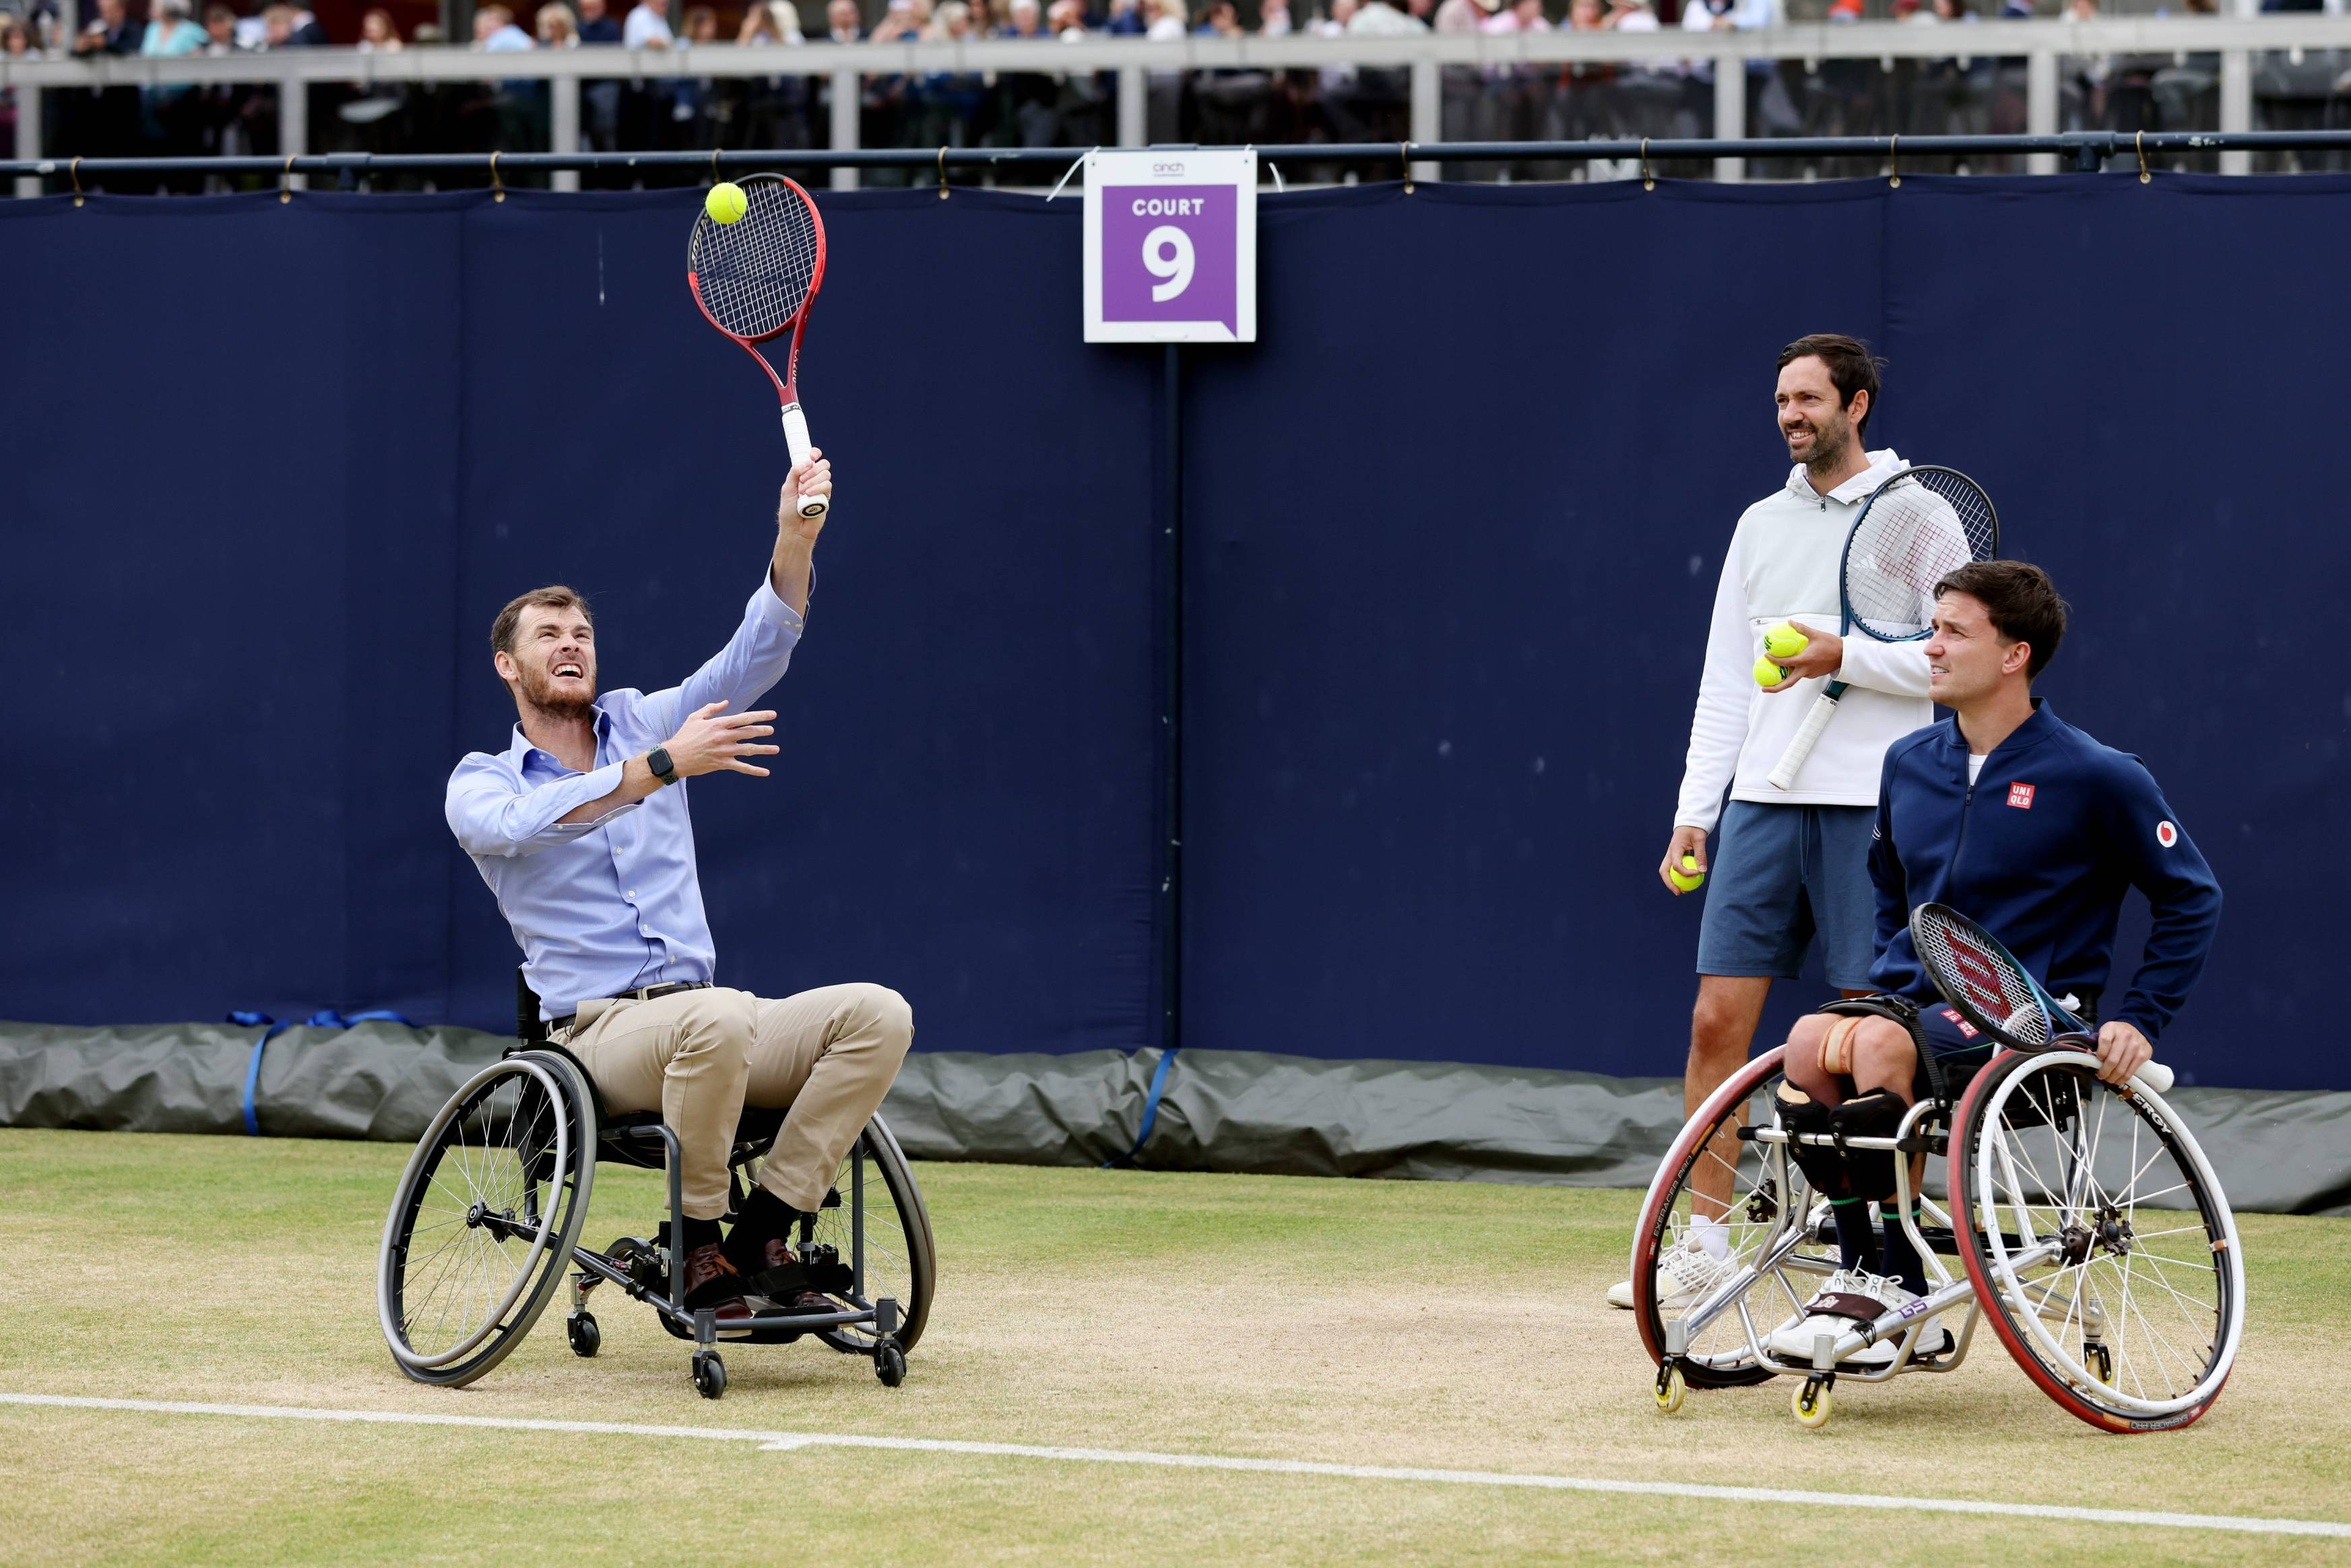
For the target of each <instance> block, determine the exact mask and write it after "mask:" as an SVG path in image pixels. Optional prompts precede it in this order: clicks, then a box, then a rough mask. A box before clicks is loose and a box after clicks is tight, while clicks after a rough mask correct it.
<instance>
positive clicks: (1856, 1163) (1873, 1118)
mask: <svg viewBox="0 0 2351 1568" xmlns="http://www.w3.org/2000/svg"><path fill="white" fill-rule="evenodd" d="M1909 1109H1910V1107H1909V1106H1908V1105H1907V1103H1904V1101H1903V1099H1902V1097H1901V1096H1900V1095H1899V1094H1896V1093H1895V1092H1894V1091H1893V1090H1891V1089H1873V1090H1871V1091H1870V1092H1868V1093H1866V1094H1856V1095H1855V1096H1854V1097H1853V1098H1852V1099H1850V1100H1847V1101H1846V1102H1845V1103H1843V1104H1842V1105H1839V1106H1838V1107H1837V1108H1836V1109H1835V1110H1834V1111H1831V1112H1830V1113H1828V1121H1829V1130H1830V1131H1831V1132H1833V1133H1834V1134H1836V1136H1837V1141H1838V1143H1839V1144H1840V1145H1842V1144H1843V1143H1844V1140H1845V1139H1847V1138H1890V1137H1892V1136H1893V1135H1894V1134H1896V1133H1897V1132H1899V1131H1900V1130H1901V1127H1902V1116H1903V1113H1905V1112H1907V1110H1909ZM1836 1153H1837V1155H1838V1156H1839V1157H1840V1158H1841V1159H1842V1160H1843V1161H1844V1170H1845V1178H1846V1180H1847V1181H1848V1182H1849V1183H1850V1184H1851V1188H1850V1191H1851V1196H1852V1197H1865V1198H1876V1199H1878V1200H1880V1201H1883V1200H1884V1199H1886V1198H1889V1197H1893V1196H1894V1162H1895V1161H1896V1159H1897V1158H1899V1157H1900V1156H1899V1155H1897V1154H1896V1152H1895V1151H1894V1150H1892V1149H1846V1148H1843V1147H1840V1148H1839V1149H1837V1150H1836Z"/></svg>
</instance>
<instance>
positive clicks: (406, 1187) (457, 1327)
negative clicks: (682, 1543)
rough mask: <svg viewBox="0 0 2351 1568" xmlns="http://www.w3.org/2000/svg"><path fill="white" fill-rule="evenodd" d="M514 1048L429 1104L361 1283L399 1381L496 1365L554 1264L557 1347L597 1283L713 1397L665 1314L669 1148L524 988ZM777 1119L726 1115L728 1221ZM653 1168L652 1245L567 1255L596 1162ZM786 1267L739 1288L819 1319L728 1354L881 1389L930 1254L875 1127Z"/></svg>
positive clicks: (735, 1333)
mask: <svg viewBox="0 0 2351 1568" xmlns="http://www.w3.org/2000/svg"><path fill="white" fill-rule="evenodd" d="M519 999H520V1007H519V1009H518V1012H519V1015H520V1016H519V1019H518V1029H519V1033H520V1035H521V1039H520V1040H519V1041H518V1042H517V1044H516V1045H514V1046H512V1047H509V1048H508V1049H507V1051H506V1053H505V1054H504V1055H503V1056H502V1057H500V1059H499V1060H498V1061H494V1062H492V1063H490V1064H489V1065H488V1066H487V1067H485V1068H483V1069H482V1070H481V1071H479V1072H477V1073H475V1075H474V1076H473V1077H472V1078H470V1079H468V1080H467V1081H466V1082H465V1084H464V1086H463V1087H461V1088H460V1089H459V1090H458V1091H457V1092H456V1093H455V1095H454V1096H453V1097H452V1098H451V1099H450V1101H449V1103H447V1104H446V1105H444V1106H443V1107H442V1108H441V1111H440V1113H439V1114H438V1115H436V1116H434V1118H433V1121H432V1123H431V1124H430V1125H428V1126H427V1127H426V1128H425V1130H424V1136H423V1138H422V1139H421V1140H420V1141H419V1142H418V1144H417V1145H416V1152H415V1153H414V1154H413V1155H410V1156H409V1160H408V1166H407V1168H406V1169H405V1170H404V1171H402V1173H401V1177H400V1184H399V1186H397V1187H396V1188H395V1189H394V1191H393V1194H392V1213H391V1217H390V1218H388V1219H387V1220H386V1221H385V1222H384V1229H383V1247H382V1251H381V1256H380V1259H379V1260H378V1264H377V1270H376V1306H377V1314H378V1317H379V1319H380V1320H381V1324H382V1328H383V1336H384V1340H385V1343H387V1344H389V1345H390V1346H391V1349H392V1359H393V1360H394V1361H395V1362H396V1363H397V1364H399V1367H400V1369H401V1371H402V1372H403V1373H405V1374H407V1375H409V1376H410V1377H412V1378H414V1379H415V1380H416V1381H417V1382H419V1383H434V1384H440V1385H444V1386H448V1387H456V1386H459V1385H464V1384H467V1383H471V1382H473V1381H474V1380H475V1378H477V1377H480V1376H481V1375H484V1374H485V1373H486V1372H488V1371H489V1370H490V1369H491V1368H492V1367H494V1366H496V1365H497V1364H498V1363H499V1362H501V1361H503V1360H505V1359H506V1358H507V1355H508V1354H511V1353H512V1351H513V1350H514V1348H515V1346H516V1345H517V1344H519V1343H522V1340H523V1337H524V1336H525V1335H526V1334H528V1333H530V1330H531V1327H532V1325H533V1324H534V1323H536V1322H538V1318H539V1315H540V1314H541V1313H542V1312H545V1311H546V1310H547V1306H548V1302H549V1301H550V1300H551V1299H552V1298H553V1297H554V1295H555V1291H556V1289H557V1287H558V1286H559V1284H562V1283H563V1282H564V1272H565V1270H566V1269H567V1268H569V1269H570V1270H573V1272H572V1274H571V1278H570V1281H569V1291H570V1310H569V1313H568V1314H567V1315H566V1317H565V1319H564V1332H565V1337H566V1338H567V1339H568V1340H569V1342H570V1345H571V1349H572V1351H573V1353H574V1354H578V1355H581V1356H592V1355H594V1354H596V1352H597V1349H598V1348H599V1346H600V1345H601V1343H602V1333H601V1330H600V1329H599V1328H598V1326H597V1322H596V1318H595V1315H594V1314H593V1313H592V1312H590V1311H589V1310H588V1300H589V1295H590V1292H591V1291H594V1290H596V1289H597V1288H598V1287H599V1286H601V1285H607V1284H609V1285H612V1286H614V1287H617V1288H618V1289H619V1290H620V1291H622V1293H623V1294H626V1295H629V1296H632V1297H634V1298H635V1299H636V1300H638V1301H643V1302H645V1303H646V1304H647V1305H649V1306H651V1307H652V1308H653V1312H654V1314H655V1316H656V1317H657V1318H658V1320H659V1321H660V1322H661V1325H662V1326H663V1327H664V1328H665V1329H667V1330H668V1331H669V1332H670V1333H672V1334H674V1335H675V1336H676V1337H677V1338H679V1339H683V1340H691V1341H693V1342H694V1345H695V1350H694V1354H693V1357H692V1361H691V1363H690V1366H691V1370H692V1373H693V1377H694V1385H695V1388H696V1389H697V1390H699V1391H700V1392H701V1394H702V1396H703V1397H705V1398H706V1399H716V1398H718V1397H719V1396H721V1395H723V1394H725V1393H726V1363H725V1362H724V1361H722V1360H721V1359H720V1357H719V1353H718V1350H717V1340H718V1338H719V1331H718V1328H717V1325H716V1322H715V1321H714V1318H713V1314H712V1313H711V1312H710V1311H709V1310H707V1309H704V1310H701V1311H696V1310H694V1309H692V1308H689V1307H687V1306H686V1304H685V1299H684V1298H685V1291H684V1277H683V1271H682V1270H680V1269H679V1268H678V1267H677V1264H678V1261H679V1260H682V1259H683V1258H684V1256H685V1251H686V1249H685V1215H684V1202H683V1194H682V1190H681V1180H682V1178H681V1175H680V1170H679V1158H678V1143H677V1135H676V1134H674V1133H673V1132H672V1131H671V1130H670V1129H669V1127H668V1126H666V1125H665V1124H664V1123H663V1122H662V1119H661V1115H660V1113H658V1112H650V1113H634V1114H629V1115H619V1116H615V1115H611V1114H609V1113H606V1112H605V1110H604V1108H603V1105H602V1103H601V1096H599V1094H598V1093H597V1091H596V1086H595V1082H594V1081H593V1080H592V1079H590V1077H589V1075H588V1073H587V1071H586V1070H585V1069H584V1068H582V1067H581V1066H580V1063H579V1061H577V1060H576V1059H575V1058H573V1057H572V1056H571V1055H570V1053H569V1052H568V1051H564V1050H563V1049H562V1048H561V1047H560V1046H557V1045H554V1044H552V1043H550V1042H549V1041H548V1040H547V1039H546V1037H545V1031H544V1030H543V1029H541V1028H540V1027H539V1025H538V998H535V997H532V996H531V995H530V993H529V991H528V988H523V990H522V995H521V998H519ZM783 1120H784V1113H783V1112H781V1111H776V1110H764V1109H746V1110H745V1112H744V1113H743V1118H742V1121H741V1123H740V1124H738V1126H737V1130H736V1134H735V1145H734V1148H733V1150H732V1151H731V1152H730V1154H729V1155H728V1159H727V1164H728V1167H729V1169H728V1186H729V1188H730V1194H731V1197H730V1202H729V1205H728V1213H729V1215H730V1216H732V1215H733V1214H735V1213H737V1212H739V1211H740V1209H741V1207H742V1203H743V1199H744V1197H745V1195H746V1188H745V1186H744V1173H745V1172H746V1170H747V1169H748V1168H750V1167H752V1166H755V1165H756V1164H757V1163H758V1161H759V1160H760V1159H762V1158H763V1157H765V1155H766V1154H767V1152H768V1147H769V1145H772V1144H773V1143H774V1141H775V1137H776V1134H777V1131H778V1129H779V1128H780V1127H781V1126H782V1125H783ZM600 1160H602V1161H609V1162H611V1163H612V1164H615V1165H628V1166H639V1167H642V1168H644V1169H648V1170H663V1169H664V1168H665V1169H666V1170H667V1172H668V1176H669V1218H668V1223H667V1227H666V1230H667V1241H666V1245H664V1244H662V1243H659V1242H657V1241H654V1240H652V1239H645V1238H643V1237H635V1236H624V1237H622V1238H621V1239H619V1240H617V1241H615V1242H613V1243H612V1244H611V1246H610V1247H608V1248H606V1249H604V1250H602V1251H601V1252H599V1251H596V1250H594V1249H590V1248H587V1247H582V1246H580V1244H579V1241H580V1228H581V1226H582V1225H583V1224H584V1223H585V1222H586V1220H587V1218H588V1200H589V1194H590V1188H591V1187H592V1186H593V1184H594V1180H595V1175H596V1165H597V1162H598V1161H600ZM793 1249H794V1251H795V1252H796V1253H797V1254H798V1257H799V1261H798V1263H797V1264H795V1265H787V1266H786V1267H784V1268H781V1269H770V1270H767V1272H765V1273H763V1274H761V1275H759V1276H758V1278H757V1280H756V1281H755V1285H754V1288H755V1289H756V1290H758V1291H759V1293H760V1294H761V1295H763V1296H766V1295H773V1296H775V1297H777V1298H778V1299H780V1300H784V1301H789V1300H792V1299H793V1298H794V1297H796V1296H798V1295H799V1294H800V1293H801V1292H803V1291H818V1292H820V1293H821V1294H823V1295H825V1296H828V1297H831V1299H832V1300H833V1301H836V1302H838V1303H839V1307H838V1310H837V1311H832V1312H780V1311H768V1312H758V1313H757V1315H755V1316H754V1317H753V1318H752V1319H751V1320H750V1322H749V1323H748V1324H747V1325H745V1326H743V1327H741V1328H739V1329H737V1328H730V1329H729V1330H728V1331H727V1333H726V1337H727V1338H728V1339H729V1340H730V1341H733V1342H745V1341H747V1342H748V1343H760V1344H789V1343H792V1342H793V1341H795V1340H798V1339H800V1338H802V1337H803V1336H812V1337H814V1338H815V1339H816V1340H817V1341H819V1342H820V1343H823V1344H825V1345H827V1346H830V1347H831V1349H833V1350H836V1351H839V1352H841V1353H842V1354H848V1355H858V1356H865V1357H868V1358H870V1359H871V1360H872V1363H873V1372H874V1375H875V1376H877V1377H879V1378H880V1379H881V1380H882V1382H883V1384H885V1385H888V1386H890V1387H893V1388H894V1387H896V1386H897V1385H899V1384H901V1383H902V1382H904V1379H905V1375H906V1356H907V1354H908V1353H909V1352H911V1351H912V1350H913V1349H914V1346H915V1344H916V1343H918V1342H919V1341H920V1340H921V1339H922V1337H923V1328H924V1325H925V1322H927V1321H928V1319H929V1316H930V1308H931V1290H932V1284H933V1281H934V1280H935V1275H936V1271H937V1270H936V1262H935V1258H936V1254H935V1249H934V1248H933V1246H932V1241H931V1221H930V1215H929V1213H928V1211H927V1210H926V1209H925V1207H924V1204H923V1195H922V1192H921V1189H920V1188H918V1187H917V1186H915V1185H914V1172H913V1171H912V1170H910V1169H909V1168H908V1167H907V1165H906V1156H905V1155H904V1152H903V1151H901V1150H900V1148H899V1147H898V1141H897V1139H896V1138H894V1137H893V1136H892V1135H891V1133H890V1129H889V1126H888V1125H887V1124H885V1123H884V1122H883V1119H882V1117H881V1116H880V1115H879V1114H878V1113H877V1114H876V1115H875V1116H874V1117H873V1119H872V1121H870V1122H868V1123H867V1124H865V1128H864V1131H863V1132H862V1133H861V1134H858V1138H857V1141H856V1143H854V1144H852V1145H851V1146H850V1149H849V1153H848V1154H847V1155H845V1156H843V1158H842V1160H841V1168H840V1171H839V1173H838V1174H837V1175H836V1176H835V1177H834V1181H833V1186H832V1188H831V1191H829V1192H828V1193H826V1195H825V1198H824V1202H823V1205H822V1207H820V1209H819V1211H818V1212H817V1213H815V1214H813V1215H810V1216H807V1217H805V1218H802V1219H801V1220H800V1222H799V1234H798V1235H797V1236H796V1237H794V1238H793Z"/></svg>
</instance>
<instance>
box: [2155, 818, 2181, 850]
mask: <svg viewBox="0 0 2351 1568" xmlns="http://www.w3.org/2000/svg"><path fill="white" fill-rule="evenodd" d="M2155 841H2156V842H2157V843H2158V844H2161V845H2162V846H2163V847H2164V848H2165V849H2169V848H2170V847H2171V846H2172V845H2174V844H2176V843H2178V842H2179V829H2178V828H2175V827H2173V826H2172V825H2171V824H2170V823H2169V822H2158V823H2157V824H2156V825H2155Z"/></svg>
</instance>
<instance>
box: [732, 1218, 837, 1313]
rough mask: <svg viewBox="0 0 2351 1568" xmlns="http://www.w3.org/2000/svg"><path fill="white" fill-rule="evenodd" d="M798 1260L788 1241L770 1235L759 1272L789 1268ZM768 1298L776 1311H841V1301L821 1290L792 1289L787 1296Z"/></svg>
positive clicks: (761, 1258)
mask: <svg viewBox="0 0 2351 1568" xmlns="http://www.w3.org/2000/svg"><path fill="white" fill-rule="evenodd" d="M799 1260H800V1256H799V1253H797V1252H795V1251H793V1250H792V1244H791V1243H790V1242H789V1241H787V1240H785V1239H783V1238H782V1237H780V1236H770V1237H769V1238H768V1241H767V1245H766V1246H765V1247H764V1248H762V1249H761V1256H760V1272H762V1273H764V1272H766V1271H767V1270H769V1269H789V1268H790V1267H791V1266H792V1265H793V1264H795V1263H798V1262H799ZM753 1278H754V1279H757V1278H758V1276H757V1275H754V1276H753ZM768 1299H769V1300H770V1301H773V1302H774V1303H775V1306H776V1310H777V1311H778V1312H839V1311H841V1303H840V1302H839V1301H834V1300H833V1299H832V1298H831V1296H828V1295H826V1294H825V1293H824V1292H823V1291H793V1292H791V1293H790V1294H789V1295H788V1296H774V1297H770V1298H768Z"/></svg>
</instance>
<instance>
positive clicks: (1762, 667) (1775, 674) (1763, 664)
mask: <svg viewBox="0 0 2351 1568" xmlns="http://www.w3.org/2000/svg"><path fill="white" fill-rule="evenodd" d="M1787 678H1788V672H1787V671H1785V670H1783V669H1782V668H1781V667H1780V666H1779V665H1777V664H1773V663H1772V662H1771V660H1769V659H1758V660H1756V661H1755V684H1756V685H1759V686H1776V685H1779V684H1780V683H1781V682H1782V681H1784V680H1786V679H1787Z"/></svg>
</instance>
